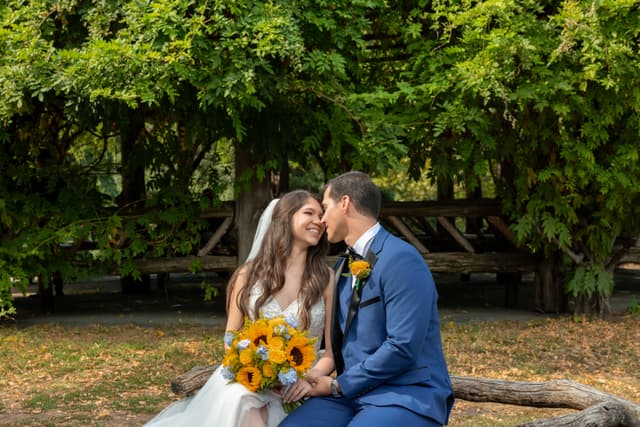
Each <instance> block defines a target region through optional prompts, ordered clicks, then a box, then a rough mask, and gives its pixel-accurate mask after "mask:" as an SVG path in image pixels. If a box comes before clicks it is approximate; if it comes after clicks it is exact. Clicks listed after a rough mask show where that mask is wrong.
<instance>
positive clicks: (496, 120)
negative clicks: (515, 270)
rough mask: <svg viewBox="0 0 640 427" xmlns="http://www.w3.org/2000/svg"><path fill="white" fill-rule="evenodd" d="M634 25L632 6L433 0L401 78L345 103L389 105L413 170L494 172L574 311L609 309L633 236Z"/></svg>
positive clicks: (416, 16) (456, 174)
mask: <svg viewBox="0 0 640 427" xmlns="http://www.w3.org/2000/svg"><path fill="white" fill-rule="evenodd" d="M639 16H640V15H639V14H638V4H637V3H636V2H631V1H620V2H618V1H616V2H542V3H541V2H538V1H508V0H507V1H495V2H494V1H492V2H473V3H466V2H462V3H461V2H432V3H431V5H430V6H429V7H426V8H417V9H415V10H414V12H412V13H411V14H410V19H409V20H408V22H407V25H406V26H405V27H404V29H403V31H402V33H401V34H402V35H401V38H402V40H404V41H405V45H406V53H407V55H408V56H409V57H408V58H407V59H406V60H405V64H406V67H405V68H404V69H403V71H402V73H401V74H400V77H399V79H398V80H397V81H395V82H394V83H395V84H394V85H392V86H388V87H386V88H384V89H382V90H378V91H375V92H373V93H371V94H366V95H360V96H358V97H356V100H354V104H355V105H357V104H358V103H362V102H364V103H365V105H366V108H368V109H374V110H375V109H380V108H384V107H385V106H389V105H390V106H391V107H389V111H390V113H389V115H388V117H389V116H393V120H394V121H395V122H396V123H397V124H398V128H400V129H402V134H403V136H404V140H405V141H406V143H407V147H408V150H409V152H410V153H411V158H412V159H413V163H412V166H413V170H414V171H415V172H418V170H419V167H420V166H421V165H423V164H424V161H425V160H426V159H429V160H430V162H431V163H430V164H431V166H432V168H431V176H432V177H434V178H441V177H451V178H452V179H454V180H456V181H458V182H461V183H465V184H466V185H468V186H470V187H474V186H478V185H479V182H480V179H481V178H482V177H483V176H486V174H491V176H492V177H493V180H494V183H495V184H496V189H497V195H498V197H499V198H500V199H501V200H502V202H503V204H504V210H505V214H507V215H509V216H510V217H511V219H512V221H513V229H514V231H515V232H516V235H517V237H518V239H519V241H520V242H521V243H522V244H523V245H527V246H528V247H529V248H530V249H531V250H533V251H535V252H537V253H540V254H541V255H543V256H544V257H546V258H547V259H548V260H549V263H550V264H551V265H549V268H552V269H553V270H554V275H555V277H556V279H557V290H558V293H559V294H560V293H561V292H562V286H563V285H564V284H565V283H563V281H564V282H566V291H567V292H568V293H569V294H570V295H571V296H573V297H576V299H577V308H578V310H579V311H587V312H589V311H596V312H600V313H602V312H605V311H606V310H607V309H608V307H607V298H608V296H609V295H610V293H611V291H612V289H613V275H612V272H613V269H614V268H615V265H616V263H617V262H618V260H619V257H620V256H621V254H623V253H624V252H625V251H626V250H627V249H628V247H629V246H630V245H632V244H633V242H634V240H635V238H636V237H637V236H638V232H639V231H640V223H639V222H638V213H639V212H640V197H639V196H640V193H639V192H638V189H639V188H640V187H639V185H640V169H639V168H638V157H639V147H640V145H639V142H638V138H639V134H640V127H639V125H640V123H639V121H638V119H639V118H640V116H639V112H640V103H639V100H640V98H639V97H638V94H639V93H640V92H639V91H638V78H639V77H638V76H640V69H639V68H638V64H639V62H638V58H639V48H640V46H639V42H640V38H639V34H638V31H639V27H638V24H639V22H638V19H639ZM557 300H558V301H559V300H560V299H559V298H558V299H557ZM558 308H559V307H549V309H552V310H553V309H558Z"/></svg>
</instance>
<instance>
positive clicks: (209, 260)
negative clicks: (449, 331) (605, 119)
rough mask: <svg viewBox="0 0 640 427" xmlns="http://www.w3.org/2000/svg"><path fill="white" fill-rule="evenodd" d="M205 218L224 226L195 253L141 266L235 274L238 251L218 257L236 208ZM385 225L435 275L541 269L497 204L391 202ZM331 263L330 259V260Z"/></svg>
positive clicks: (157, 270)
mask: <svg viewBox="0 0 640 427" xmlns="http://www.w3.org/2000/svg"><path fill="white" fill-rule="evenodd" d="M202 217H204V218H209V219H218V220H219V221H218V222H219V225H218V226H217V228H216V229H215V230H212V234H211V236H210V238H209V239H208V240H207V241H206V243H205V244H204V245H203V246H202V248H200V249H199V250H198V251H197V254H196V255H191V256H185V257H178V258H156V259H140V260H138V262H137V266H138V268H139V269H140V270H141V271H142V272H148V273H171V272H183V271H189V270H190V266H191V265H192V264H193V263H197V264H198V265H199V266H200V268H201V269H202V270H204V271H232V270H234V269H235V268H236V267H237V265H238V258H237V255H236V253H235V248H233V247H231V248H229V247H227V248H225V251H224V252H227V253H225V254H217V253H216V252H217V251H216V249H218V245H219V244H220V242H221V240H222V238H223V237H224V236H225V235H226V234H227V233H228V232H229V231H230V230H231V226H232V225H233V217H234V210H233V205H232V204H226V205H225V206H223V207H221V208H217V209H209V210H206V211H204V212H203V213H202ZM468 220H475V221H476V223H477V225H478V227H477V229H476V230H473V232H471V231H469V230H466V227H464V226H463V227H461V226H460V223H464V222H465V221H468ZM380 222H381V223H382V224H383V225H384V226H385V227H387V228H388V229H389V230H390V231H392V232H393V233H395V234H397V235H398V236H400V237H401V238H403V239H405V240H407V241H408V242H409V243H411V244H412V245H414V246H415V247H416V248H417V249H418V250H419V251H420V252H421V253H422V255H423V257H424V258H425V260H426V261H427V263H428V264H429V267H430V268H431V270H432V271H435V272H455V273H478V272H495V273H499V272H531V271H535V269H536V264H537V259H536V257H535V256H533V255H532V254H530V253H528V252H527V251H525V250H522V249H519V248H517V247H516V245H515V243H514V238H513V233H512V232H511V230H510V229H509V227H508V225H507V224H506V223H505V221H504V220H503V219H502V217H501V215H500V204H499V202H498V201H496V200H491V199H482V200H474V201H468V200H452V201H425V202H388V203H385V204H384V205H383V207H382V212H381V217H380ZM229 252H230V253H229ZM332 259H333V258H332V257H331V256H330V257H329V259H328V262H332Z"/></svg>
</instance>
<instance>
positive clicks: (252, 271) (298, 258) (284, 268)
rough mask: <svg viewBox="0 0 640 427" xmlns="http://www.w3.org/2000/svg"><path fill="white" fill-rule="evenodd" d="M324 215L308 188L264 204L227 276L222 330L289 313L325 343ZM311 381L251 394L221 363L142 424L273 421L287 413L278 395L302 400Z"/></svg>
mask: <svg viewBox="0 0 640 427" xmlns="http://www.w3.org/2000/svg"><path fill="white" fill-rule="evenodd" d="M321 217H322V207H321V205H320V199H319V198H318V196H316V195H314V194H313V193H310V192H308V191H304V190H296V191H292V192H290V193H287V194H285V195H283V196H282V198H280V199H279V200H277V199H276V200H274V201H272V202H271V204H269V206H268V207H267V209H265V212H264V213H263V214H262V217H261V218H260V223H259V224H258V229H257V231H256V237H255V238H254V242H253V247H252V250H251V253H250V254H249V258H248V260H247V262H246V263H245V264H244V265H242V266H240V267H239V268H238V269H237V270H236V271H235V272H234V274H233V275H232V277H231V279H230V280H229V285H228V287H227V324H226V330H227V331H235V330H239V329H241V328H242V326H243V323H244V318H245V316H246V317H249V318H250V319H252V320H255V319H256V318H258V317H259V316H260V315H261V314H262V315H265V316H267V317H273V316H281V315H284V316H287V315H289V316H291V315H293V316H296V318H297V320H298V325H299V326H300V327H301V328H302V329H308V330H309V336H311V337H318V338H319V339H318V340H317V341H316V353H318V352H319V350H320V348H319V347H320V344H321V342H322V339H320V338H321V335H322V334H323V333H324V334H325V337H326V339H325V340H324V341H325V343H326V346H330V340H329V329H330V323H331V320H330V317H331V316H326V315H325V313H331V304H332V301H333V296H332V292H333V289H332V286H331V284H332V283H333V270H331V269H330V268H329V267H328V266H327V265H326V263H325V259H324V258H325V255H326V253H327V250H328V242H327V238H326V235H325V233H324V231H325V229H324V224H323V223H322V222H321V220H320V219H321ZM226 348H227V346H226V344H225V349H226ZM332 354H333V353H332V352H331V348H326V350H325V351H324V352H323V354H322V356H320V357H319V360H318V361H317V362H316V364H315V365H314V366H313V367H312V368H311V369H310V370H309V372H307V373H308V374H312V375H313V376H322V375H328V374H329V373H331V372H332V371H333V369H334V364H333V356H332ZM311 388H312V387H311V385H310V384H309V383H308V382H307V381H306V380H304V379H301V380H298V381H297V382H296V383H295V384H294V385H293V386H291V387H290V388H289V389H288V390H286V391H284V392H282V393H280V392H277V391H275V390H271V391H265V392H261V393H254V392H251V391H249V390H248V389H246V388H245V387H244V386H243V385H241V384H239V383H228V380H226V379H225V378H224V377H223V376H222V373H221V367H219V368H218V369H216V370H215V372H214V373H213V374H212V375H211V377H210V378H209V380H208V381H207V383H206V384H205V385H204V386H203V387H202V388H201V389H200V390H199V391H198V393H197V394H195V395H194V396H192V397H189V398H187V399H184V400H181V401H178V402H175V403H173V404H172V405H170V406H169V407H167V408H166V409H165V410H163V411H162V412H160V413H159V414H158V415H156V416H155V417H154V418H153V419H152V420H151V421H149V422H148V423H147V424H145V426H149V427H161V426H172V427H175V426H217V427H255V426H268V427H271V426H277V425H278V424H279V423H280V421H282V419H284V417H285V416H286V414H285V412H284V409H283V406H282V402H283V400H284V401H285V402H295V401H298V400H300V399H303V398H304V397H306V396H307V394H308V392H309V391H310V390H311Z"/></svg>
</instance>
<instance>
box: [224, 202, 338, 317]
mask: <svg viewBox="0 0 640 427" xmlns="http://www.w3.org/2000/svg"><path fill="white" fill-rule="evenodd" d="M309 199H314V200H316V201H318V203H321V200H320V198H319V196H318V195H316V194H313V193H311V192H309V191H306V190H295V191H291V192H289V193H286V194H285V195H283V196H282V197H281V198H280V200H279V201H278V203H277V204H276V206H275V208H274V210H273V217H272V219H271V224H270V225H269V228H268V229H267V232H266V234H265V236H264V240H263V241H262V246H261V247H260V250H259V251H258V254H257V255H256V257H255V258H254V259H253V260H251V261H249V262H247V263H246V264H245V265H246V266H247V267H248V276H247V283H246V285H245V286H244V288H242V289H241V291H240V292H239V293H238V299H237V301H236V303H237V304H238V307H240V310H241V311H242V314H243V316H247V315H249V313H250V311H251V310H252V312H251V314H252V315H253V318H256V319H257V318H258V317H260V308H261V307H262V306H263V305H264V303H265V302H266V301H267V300H268V299H269V298H270V297H271V296H272V295H274V294H276V293H277V292H278V291H280V290H281V289H282V288H283V286H284V280H285V269H286V264H287V259H288V258H289V256H290V255H291V249H292V247H293V232H292V227H291V220H292V218H293V215H294V214H295V213H296V212H297V211H298V210H300V208H302V206H304V204H305V203H307V201H308V200H309ZM328 250H329V242H328V241H327V236H326V234H324V233H323V235H322V237H321V238H320V241H319V242H318V244H317V245H315V246H309V247H308V248H307V259H306V261H305V268H304V272H303V273H302V283H301V285H300V294H299V295H298V300H299V301H300V303H301V304H300V308H301V309H300V312H299V315H300V321H301V325H300V327H302V328H303V329H307V328H308V327H309V323H310V319H309V311H310V310H311V306H312V305H313V304H315V303H316V302H317V301H318V299H319V298H322V295H323V294H324V291H325V289H326V287H327V285H328V284H329V277H330V270H329V267H328V266H327V264H326V262H325V256H326V254H327V252H328ZM240 270H242V268H238V269H237V270H236V272H235V273H234V274H233V276H232V277H231V279H229V284H228V286H227V310H228V309H229V302H230V301H229V298H230V296H231V294H232V291H233V286H234V284H235V281H236V279H237V275H238V272H239V271H240ZM255 286H261V287H262V295H261V296H260V297H259V298H258V300H257V301H256V304H255V306H254V307H250V306H249V296H250V295H251V290H252V289H253V288H254V287H255Z"/></svg>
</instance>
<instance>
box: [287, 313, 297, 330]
mask: <svg viewBox="0 0 640 427" xmlns="http://www.w3.org/2000/svg"><path fill="white" fill-rule="evenodd" d="M284 321H285V322H287V323H288V324H289V326H291V327H292V328H297V327H298V319H296V316H294V315H293V314H291V313H289V314H287V315H286V317H285V318H284Z"/></svg>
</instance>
